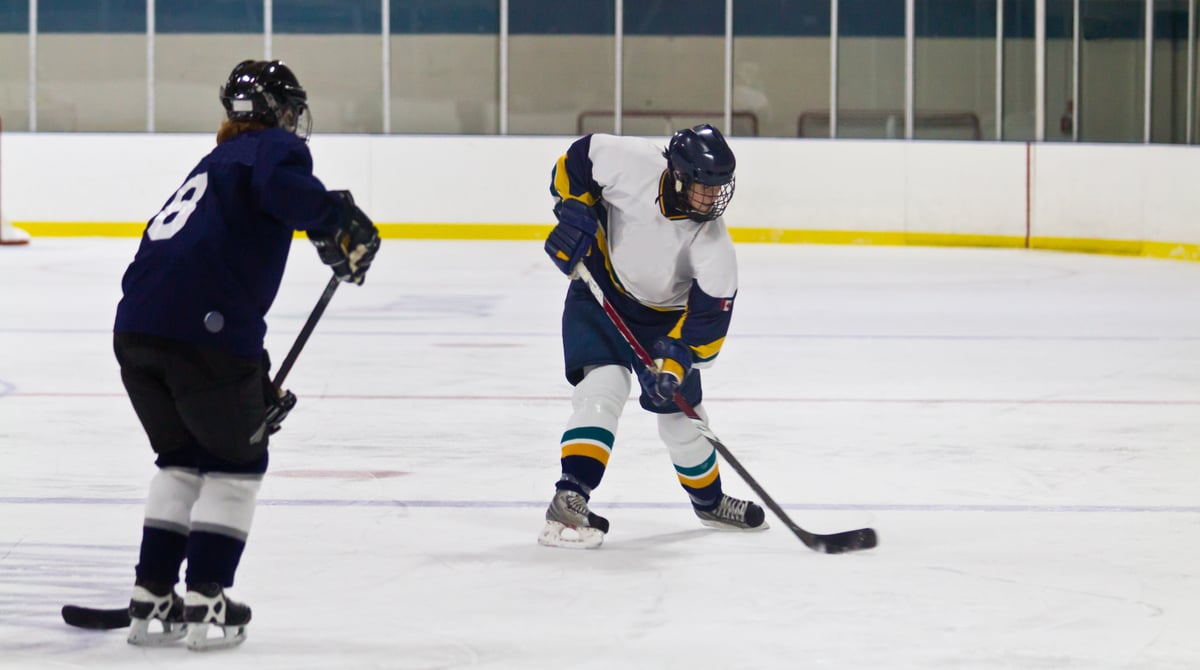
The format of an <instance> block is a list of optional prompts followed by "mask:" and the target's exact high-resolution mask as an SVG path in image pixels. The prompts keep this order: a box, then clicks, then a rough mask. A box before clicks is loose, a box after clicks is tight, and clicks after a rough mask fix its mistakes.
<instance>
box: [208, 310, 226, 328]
mask: <svg viewBox="0 0 1200 670" xmlns="http://www.w3.org/2000/svg"><path fill="white" fill-rule="evenodd" d="M224 327H225V316H224V315H222V314H221V313H220V312H218V311H216V310H213V311H211V312H209V313H208V314H205V315H204V329H205V330H207V331H208V332H210V333H219V332H221V329H222V328H224Z"/></svg>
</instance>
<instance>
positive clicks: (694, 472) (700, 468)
mask: <svg viewBox="0 0 1200 670" xmlns="http://www.w3.org/2000/svg"><path fill="white" fill-rule="evenodd" d="M716 462H717V452H715V451H714V452H712V453H711V454H709V455H708V458H706V459H704V462H703V463H701V464H700V465H695V466H692V467H690V468H681V467H679V466H678V465H676V466H675V471H676V472H678V473H679V474H681V475H683V476H685V477H699V476H700V475H702V474H704V473H706V472H708V471H709V470H711V469H712V466H713V464H714V463H716Z"/></svg>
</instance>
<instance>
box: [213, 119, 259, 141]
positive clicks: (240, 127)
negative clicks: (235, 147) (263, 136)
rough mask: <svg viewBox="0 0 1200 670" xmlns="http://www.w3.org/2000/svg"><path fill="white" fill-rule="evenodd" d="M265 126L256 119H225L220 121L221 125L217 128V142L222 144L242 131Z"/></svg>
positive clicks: (245, 131)
mask: <svg viewBox="0 0 1200 670" xmlns="http://www.w3.org/2000/svg"><path fill="white" fill-rule="evenodd" d="M265 128H267V126H266V125H265V124H262V123H259V122H257V121H230V120H229V119H225V120H224V121H222V122H221V127H220V128H219V129H218V130H217V144H224V143H225V142H228V141H229V140H232V139H233V138H235V137H237V136H238V135H241V134H242V133H248V132H250V131H252V130H263V129H265Z"/></svg>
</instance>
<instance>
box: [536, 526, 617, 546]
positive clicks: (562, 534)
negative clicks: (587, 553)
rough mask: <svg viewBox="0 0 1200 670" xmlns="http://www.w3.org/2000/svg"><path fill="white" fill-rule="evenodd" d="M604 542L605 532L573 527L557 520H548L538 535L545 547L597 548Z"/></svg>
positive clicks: (539, 542) (540, 542)
mask: <svg viewBox="0 0 1200 670" xmlns="http://www.w3.org/2000/svg"><path fill="white" fill-rule="evenodd" d="M603 543H604V533H603V532H601V531H600V530H599V529H596V528H572V527H570V526H566V525H564V524H561V523H559V522H557V521H547V522H546V526H545V527H544V528H542V532H541V534H540V535H538V544H540V545H542V546H543V547H560V548H562V549H595V548H597V547H599V546H600V545H601V544H603Z"/></svg>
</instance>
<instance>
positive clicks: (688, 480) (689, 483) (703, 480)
mask: <svg viewBox="0 0 1200 670" xmlns="http://www.w3.org/2000/svg"><path fill="white" fill-rule="evenodd" d="M676 474H678V473H676ZM719 474H721V471H720V469H719V468H717V466H715V465H714V466H713V469H712V470H709V471H708V474H706V475H704V476H703V477H685V476H683V475H679V483H680V484H683V485H684V486H686V487H688V488H691V489H702V488H704V487H705V486H708V485H709V484H711V483H713V482H715V481H717V475H719Z"/></svg>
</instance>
